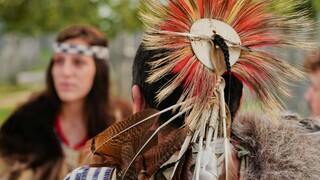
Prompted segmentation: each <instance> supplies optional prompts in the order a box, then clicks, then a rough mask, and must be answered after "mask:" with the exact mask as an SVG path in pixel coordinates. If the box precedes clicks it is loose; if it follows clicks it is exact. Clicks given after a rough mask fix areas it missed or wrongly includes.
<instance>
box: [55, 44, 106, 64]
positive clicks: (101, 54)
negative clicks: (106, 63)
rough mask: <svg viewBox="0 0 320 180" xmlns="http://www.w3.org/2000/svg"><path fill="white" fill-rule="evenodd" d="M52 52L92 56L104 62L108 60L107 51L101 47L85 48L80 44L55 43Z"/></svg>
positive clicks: (85, 46)
mask: <svg viewBox="0 0 320 180" xmlns="http://www.w3.org/2000/svg"><path fill="white" fill-rule="evenodd" d="M53 52H54V53H68V54H74V55H76V54H77V55H84V56H92V57H96V58H98V59H105V60H108V59H109V49H108V48H106V47H103V46H87V45H82V44H70V43H58V42H56V43H54V44H53Z"/></svg>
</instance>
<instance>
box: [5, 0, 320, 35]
mask: <svg viewBox="0 0 320 180" xmlns="http://www.w3.org/2000/svg"><path fill="white" fill-rule="evenodd" d="M140 1H141V0H140ZM277 1H279V2H286V1H287V0H274V1H273V2H277ZM139 5H140V3H139V0H0V31H4V32H18V33H20V34H31V35H34V34H43V33H51V32H54V33H56V32H57V31H59V30H61V29H62V28H65V27H66V26H69V25H71V24H92V25H94V26H97V27H99V28H100V29H102V30H103V31H104V32H106V34H107V36H108V37H110V38H111V37H114V36H115V35H116V34H117V33H119V32H122V31H129V32H130V31H131V32H132V31H136V30H138V29H140V28H141V23H140V22H139V20H138V16H137V14H138V10H139ZM275 8H276V9H277V8H279V7H275ZM280 8H281V7H280ZM302 8H307V9H309V10H310V11H311V12H313V14H312V16H313V17H314V18H315V17H316V16H315V14H316V13H314V12H320V0H307V1H306V3H305V7H302Z"/></svg>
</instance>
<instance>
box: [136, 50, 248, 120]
mask: <svg viewBox="0 0 320 180" xmlns="http://www.w3.org/2000/svg"><path fill="white" fill-rule="evenodd" d="M168 53H170V51H168V50H166V49H157V50H146V49H144V47H143V45H140V47H139V48H138V50H137V53H136V56H135V59H134V62H133V68H132V74H133V81H132V83H133V84H137V85H138V86H139V87H140V90H141V93H142V94H143V95H144V97H145V99H146V102H147V104H148V105H149V106H150V107H151V108H155V109H158V110H162V109H165V108H167V107H169V106H171V105H174V104H176V102H177V101H178V99H179V98H180V96H181V94H182V92H183V89H182V87H181V86H179V87H177V88H176V89H175V90H174V91H173V92H172V94H170V95H169V96H168V97H167V98H166V99H164V100H163V101H162V102H161V103H160V104H158V103H156V99H155V97H156V94H157V93H158V90H159V88H161V87H162V86H163V85H164V84H166V83H167V82H168V80H169V79H171V78H172V77H173V76H174V75H172V74H169V75H166V76H164V77H162V78H161V79H159V80H158V81H157V82H154V83H152V84H149V83H146V79H147V77H148V72H149V71H150V65H149V63H150V62H152V61H155V60H157V59H159V58H161V57H162V56H165V55H166V54H168ZM223 78H224V79H225V81H226V88H225V90H224V91H225V100H226V103H227V104H228V101H227V100H228V99H229V92H230V104H228V107H229V109H230V112H231V116H232V117H234V115H235V113H236V112H237V111H238V109H239V105H240V100H241V97H242V88H243V84H242V82H241V81H240V80H239V79H237V78H236V76H234V75H232V74H231V76H230V75H229V74H226V75H224V76H223ZM230 83H231V86H229V84H230ZM229 87H230V90H229ZM171 116H172V115H171V114H170V113H166V114H164V115H163V116H162V117H163V119H164V120H166V119H168V118H170V117H171ZM182 119H183V118H182ZM180 123H181V122H180Z"/></svg>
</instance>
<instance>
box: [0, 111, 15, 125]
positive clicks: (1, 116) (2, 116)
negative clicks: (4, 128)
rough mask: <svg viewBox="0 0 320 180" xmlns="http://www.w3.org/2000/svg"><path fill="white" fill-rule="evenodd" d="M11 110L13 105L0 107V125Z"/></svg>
mask: <svg viewBox="0 0 320 180" xmlns="http://www.w3.org/2000/svg"><path fill="white" fill-rule="evenodd" d="M13 110H14V108H13V107H12V108H10V107H5V108H0V126H1V124H2V123H3V122H4V120H5V119H6V118H7V117H8V116H9V115H10V113H11V112H12V111H13Z"/></svg>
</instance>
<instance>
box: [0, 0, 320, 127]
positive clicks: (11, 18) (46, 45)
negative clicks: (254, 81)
mask: <svg viewBox="0 0 320 180" xmlns="http://www.w3.org/2000/svg"><path fill="white" fill-rule="evenodd" d="M281 1H282V2H286V0H276V2H281ZM140 8H142V9H143V7H141V3H140V1H139V0H77V1H75V0H0V124H1V123H2V122H3V121H4V120H5V118H6V117H7V116H8V115H9V114H10V113H11V112H12V111H13V109H14V108H15V107H17V106H18V105H19V104H21V103H23V102H24V101H26V100H27V99H28V97H29V96H30V95H31V94H32V93H33V92H37V91H40V90H41V89H43V87H44V84H43V80H44V72H45V68H46V66H47V64H48V62H49V61H50V57H51V44H52V43H53V41H54V37H55V35H56V34H57V32H59V31H60V30H61V29H63V28H65V27H67V26H69V25H73V24H91V25H94V26H96V27H98V28H100V29H101V30H102V31H103V32H105V34H106V36H107V37H108V39H109V44H110V51H111V58H110V66H111V71H112V83H113V87H112V90H113V95H115V96H121V97H123V98H125V99H128V100H130V87H131V64H132V60H133V57H134V54H135V51H136V49H137V47H138V44H139V43H140V39H141V31H142V24H141V22H140V21H139V19H138V16H137V13H138V11H139V9H140ZM277 8H281V7H277V5H275V10H277ZM297 8H299V9H300V8H303V9H305V10H307V11H310V16H311V18H313V19H315V21H318V22H319V17H320V15H319V14H320V13H319V12H320V1H319V0H307V1H306V3H305V4H304V6H302V7H297ZM317 31H318V32H317V33H316V34H317V35H315V37H314V38H317V39H319V34H320V33H319V29H318V30H317ZM306 53H307V52H302V51H296V50H291V49H288V50H286V51H285V52H283V53H282V55H283V56H285V57H286V59H289V61H290V63H292V64H294V65H295V66H297V67H298V68H301V67H302V66H301V64H302V62H303V58H304V56H305V54H306ZM307 85H308V83H307V82H302V83H301V84H297V86H296V87H295V88H293V89H292V91H293V98H292V99H285V100H284V102H285V104H286V105H287V108H288V109H289V110H292V111H295V112H298V113H301V114H303V115H308V110H307V107H306V104H305V103H304V101H303V93H304V91H305V89H306V86H307ZM248 94H249V93H248ZM247 97H249V96H247ZM252 101H254V99H253V100H252V99H251V98H247V100H246V103H245V104H244V107H243V108H244V109H250V108H252V106H253V107H259V105H257V104H256V103H253V104H252V103H251V102H252Z"/></svg>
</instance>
